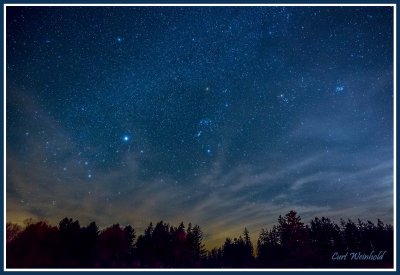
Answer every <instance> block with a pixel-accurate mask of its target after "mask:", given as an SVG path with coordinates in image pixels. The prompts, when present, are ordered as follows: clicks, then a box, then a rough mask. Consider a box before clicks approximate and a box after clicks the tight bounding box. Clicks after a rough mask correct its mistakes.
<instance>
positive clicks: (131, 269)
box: [3, 4, 397, 272]
mask: <svg viewBox="0 0 400 275" xmlns="http://www.w3.org/2000/svg"><path fill="white" fill-rule="evenodd" d="M15 6H25V7H27V6H43V7H54V6H57V7H69V6H73V7H81V6H90V7H111V6H116V7H130V6H151V7H153V6H156V7H159V6H166V7H171V6H189V7H193V6H194V7H198V6H201V7H203V6H225V7H230V6H241V7H243V6H246V7H247V6H250V7H253V6H255V7H260V6H262V7H265V6H268V7H270V6H272V7H277V6H285V7H290V6H300V7H302V6H306V7H308V6H312V7H323V6H335V7H337V6H346V7H354V6H362V7H366V6H370V7H392V8H393V94H394V95H393V107H394V112H393V115H394V119H393V139H394V140H393V149H394V154H393V162H394V163H393V165H394V166H393V168H394V169H393V230H394V239H393V240H394V244H393V246H394V250H393V251H394V253H393V256H394V259H393V268H391V269H388V268H385V269H383V268H375V269H366V268H358V269H356V268H354V269H352V268H343V269H338V268H336V269H335V268H332V269H328V268H314V269H311V268H310V269H306V268H297V269H296V268H276V269H274V268H241V269H240V268H235V269H232V268H227V269H222V268H221V269H219V268H201V269H200V268H197V269H191V268H182V269H165V268H148V269H145V268H118V269H116V268H113V269H111V268H110V269H106V268H104V269H99V268H87V269H84V268H37V269H29V268H7V267H6V212H7V211H6V127H7V126H6V102H7V98H6V79H7V77H6V69H7V66H6V64H7V62H6V30H7V29H6V10H7V7H15ZM396 8H397V7H396V4H4V5H3V26H4V29H3V59H4V63H3V72H4V79H3V80H4V86H3V92H4V96H3V119H4V121H3V125H4V133H3V138H4V140H3V151H4V155H3V163H4V167H3V169H4V175H3V183H4V185H3V188H4V189H3V192H4V204H3V207H4V209H3V210H4V212H3V215H4V216H3V219H4V220H3V228H4V236H3V241H4V247H3V271H36V272H38V271H39V272H43V271H50V272H54V271H87V272H109V271H113V272H115V271H119V272H123V271H138V272H140V271H150V272H151V271H153V272H154V271H159V272H185V271H192V272H203V271H220V272H241V271H252V272H264V271H276V272H287V271H308V272H314V271H317V272H318V271H327V272H332V271H371V272H375V271H386V272H390V271H397V251H396V248H397V232H396V183H397V181H396V163H397V161H396V114H397V112H396V74H397V72H396V58H397V56H396V44H397V43H396V39H397V35H396V34H397V29H396V27H397V26H396Z"/></svg>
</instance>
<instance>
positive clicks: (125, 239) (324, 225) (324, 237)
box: [6, 211, 393, 268]
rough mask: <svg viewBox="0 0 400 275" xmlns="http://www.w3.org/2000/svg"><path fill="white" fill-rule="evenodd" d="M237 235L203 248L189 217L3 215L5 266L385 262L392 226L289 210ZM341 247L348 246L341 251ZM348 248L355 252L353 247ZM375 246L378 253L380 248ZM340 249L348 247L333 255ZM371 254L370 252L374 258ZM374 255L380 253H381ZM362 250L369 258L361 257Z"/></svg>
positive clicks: (367, 264)
mask: <svg viewBox="0 0 400 275" xmlns="http://www.w3.org/2000/svg"><path fill="white" fill-rule="evenodd" d="M254 244H255V246H253V242H252V241H251V239H250V235H249V231H248V230H247V229H246V228H245V229H244V232H243V234H242V235H241V236H238V237H236V238H234V239H231V238H226V240H225V243H224V244H223V245H222V246H221V247H219V248H214V249H212V250H210V251H207V250H206V249H205V248H204V244H203V232H202V230H201V228H200V227H199V226H198V225H192V224H191V223H189V224H188V225H187V227H185V225H184V223H183V222H182V223H180V224H179V226H178V227H175V226H172V225H169V224H167V223H165V222H163V221H160V222H158V223H157V224H156V225H153V224H152V223H150V225H149V226H148V227H147V228H146V229H145V231H144V233H143V234H142V235H139V236H137V235H136V232H135V230H134V228H133V227H132V226H125V227H122V226H120V225H119V224H114V225H112V226H110V227H108V228H105V229H103V230H99V228H98V226H97V225H96V223H95V222H92V223H90V224H89V225H87V226H85V227H82V226H81V225H80V224H79V221H77V220H75V221H74V220H73V219H71V218H64V219H63V220H61V221H60V222H59V224H58V226H52V225H50V224H48V223H46V222H44V221H39V222H33V221H32V220H30V221H27V222H26V226H25V227H24V228H22V227H21V226H19V225H17V224H13V223H7V226H6V256H7V258H6V265H7V268H392V267H393V227H392V226H391V225H388V224H384V223H383V222H382V221H380V220H379V219H378V221H377V223H376V224H374V223H373V222H371V221H366V222H364V221H361V220H360V219H358V221H357V222H353V221H352V220H346V221H345V220H343V219H341V220H340V224H336V223H335V222H333V221H331V220H330V219H329V218H325V217H321V218H318V217H316V218H314V219H313V220H311V222H310V224H308V225H305V224H304V223H303V222H302V221H301V218H300V216H299V215H298V214H297V213H296V212H295V211H290V212H289V213H287V214H286V215H285V216H279V218H278V223H277V224H276V225H274V226H272V227H271V228H270V229H262V230H261V232H260V234H259V236H258V240H257V241H256V242H255V243H254ZM346 253H347V254H346ZM352 253H354V254H352ZM379 253H380V254H379ZM339 255H347V257H345V258H344V256H342V259H338V258H339ZM374 255H375V259H374ZM378 255H381V256H382V255H383V256H382V257H381V258H379V257H378ZM368 257H369V258H368Z"/></svg>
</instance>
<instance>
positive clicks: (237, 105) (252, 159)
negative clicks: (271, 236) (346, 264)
mask: <svg viewBox="0 0 400 275" xmlns="http://www.w3.org/2000/svg"><path fill="white" fill-rule="evenodd" d="M6 23H7V32H6V39H7V41H6V46H7V50H6V58H7V63H6V66H7V68H6V73H7V79H6V81H7V91H6V92H7V102H6V104H7V109H6V112H7V113H6V114H7V121H6V126H7V133H6V135H7V136H6V141H7V171H6V172H7V187H6V188H7V220H10V221H18V222H20V221H22V220H23V219H25V218H28V217H37V218H45V219H47V220H50V221H54V222H56V221H57V220H59V219H61V218H63V217H65V216H72V217H74V218H78V219H80V220H81V221H82V222H85V221H91V220H95V221H97V222H98V223H99V224H100V225H102V226H107V225H110V224H111V223H114V222H115V223H116V222H118V223H122V224H123V223H130V224H133V225H134V226H135V227H138V228H143V227H144V226H146V225H147V224H148V222H150V221H156V220H160V219H163V220H167V221H170V222H179V221H181V220H184V221H186V222H188V221H192V222H194V223H198V224H200V225H201V226H202V227H203V228H204V231H205V232H206V240H207V241H208V243H209V244H215V243H218V244H220V243H221V241H222V240H223V238H224V237H226V236H229V235H233V234H238V233H240V232H241V231H242V230H243V227H244V226H247V227H248V228H249V229H250V231H251V233H252V234H258V230H259V229H260V228H261V227H262V226H270V225H271V224H272V223H273V221H274V220H275V219H276V217H277V216H278V215H280V214H284V213H285V212H286V211H287V210H289V209H295V210H297V211H298V212H299V213H300V214H301V215H302V217H304V218H310V217H312V216H313V215H325V216H329V217H332V218H335V217H350V218H351V217H356V216H357V217H361V218H369V219H376V218H381V219H383V220H384V221H387V222H391V220H392V219H393V216H392V209H393V10H392V8H391V7H328V6H326V7H7V21H6Z"/></svg>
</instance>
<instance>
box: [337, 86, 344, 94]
mask: <svg viewBox="0 0 400 275" xmlns="http://www.w3.org/2000/svg"><path fill="white" fill-rule="evenodd" d="M343 91H344V86H343V85H338V86H336V93H340V92H343Z"/></svg>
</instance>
